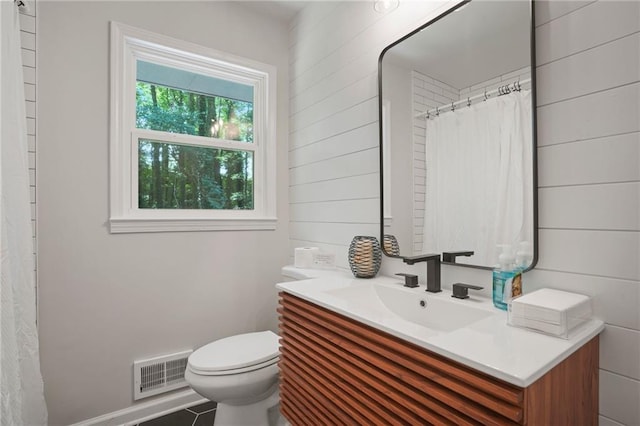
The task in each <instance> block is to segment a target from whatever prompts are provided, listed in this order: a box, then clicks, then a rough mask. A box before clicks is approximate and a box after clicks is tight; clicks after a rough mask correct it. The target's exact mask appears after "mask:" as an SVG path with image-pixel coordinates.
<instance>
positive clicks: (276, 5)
mask: <svg viewBox="0 0 640 426" xmlns="http://www.w3.org/2000/svg"><path fill="white" fill-rule="evenodd" d="M235 1H237V2H238V3H241V4H242V5H244V6H246V7H249V8H251V9H253V10H254V11H257V12H258V13H260V14H263V15H268V16H271V17H272V18H276V19H278V20H280V21H284V22H289V21H291V20H292V19H293V18H294V17H295V16H296V14H297V13H298V12H299V11H300V10H302V8H303V7H304V6H305V4H306V3H307V1H303V0H291V1H288V0H235Z"/></svg>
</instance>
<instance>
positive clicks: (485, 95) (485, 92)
mask: <svg viewBox="0 0 640 426" xmlns="http://www.w3.org/2000/svg"><path fill="white" fill-rule="evenodd" d="M484 100H485V101H486V100H487V89H484Z"/></svg>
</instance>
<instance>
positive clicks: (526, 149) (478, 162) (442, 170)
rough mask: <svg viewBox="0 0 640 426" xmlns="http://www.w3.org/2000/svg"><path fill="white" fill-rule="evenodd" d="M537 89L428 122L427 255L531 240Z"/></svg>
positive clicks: (480, 260) (487, 261) (492, 250)
mask: <svg viewBox="0 0 640 426" xmlns="http://www.w3.org/2000/svg"><path fill="white" fill-rule="evenodd" d="M531 137H532V129H531V93H530V91H522V92H516V93H512V94H510V95H506V96H499V97H496V98H493V99H489V100H487V101H482V102H479V103H477V104H474V105H471V106H470V107H462V108H460V109H457V110H455V111H454V112H446V113H443V114H441V115H440V116H439V117H437V118H435V119H428V120H427V129H426V150H425V151H426V168H427V173H426V197H425V214H424V227H423V232H424V236H423V252H428V253H441V252H443V251H466V250H472V251H474V252H475V254H474V255H473V257H471V258H458V259H457V261H458V262H460V263H465V262H466V263H471V264H475V265H494V264H495V263H496V261H497V257H496V256H497V254H498V253H497V252H496V246H497V245H498V244H510V245H512V246H513V247H514V249H515V248H517V244H518V243H519V242H524V241H527V242H531V241H532V238H533V215H532V211H533V209H532V203H533V182H532V176H533V173H532V154H533V153H532V149H531Z"/></svg>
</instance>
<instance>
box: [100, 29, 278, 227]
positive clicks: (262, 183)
mask: <svg viewBox="0 0 640 426" xmlns="http://www.w3.org/2000/svg"><path fill="white" fill-rule="evenodd" d="M137 60H143V61H149V62H153V63H157V64H160V65H164V66H170V67H174V68H178V69H183V70H187V71H192V72H197V73H200V74H204V75H209V76H212V77H217V78H224V79H226V80H230V81H234V82H237V83H241V84H245V85H250V86H253V91H254V111H253V114H254V115H253V120H254V122H253V142H252V143H248V142H237V141H228V140H221V139H212V138H206V137H201V136H190V135H184V134H175V133H167V132H160V131H156V130H146V129H137V128H136V98H135V93H136V90H135V88H136V62H137ZM110 92H111V93H110V96H111V105H110V116H111V123H110V152H109V155H110V157H109V159H110V165H109V170H110V177H109V184H110V216H109V225H110V231H111V233H132V232H166V231H216V230H224V231H226V230H273V229H275V228H276V222H277V217H276V132H275V128H276V70H275V67H273V66H271V65H267V64H263V63H259V62H256V61H253V60H250V59H245V58H241V57H238V56H234V55H230V54H228V53H224V52H220V51H217V50H214V49H210V48H207V47H203V46H199V45H196V44H192V43H189V42H185V41H181V40H177V39H173V38H170V37H167V36H163V35H160V34H155V33H152V32H149V31H145V30H141V29H138V28H134V27H131V26H128V25H124V24H121V23H117V22H111V88H110ZM140 137H142V138H145V139H151V140H154V141H160V142H163V143H180V144H188V145H195V146H206V147H211V148H223V149H240V150H242V151H252V152H253V165H254V172H253V186H254V188H253V193H254V209H253V210H198V209H139V208H138V161H137V159H138V138H140Z"/></svg>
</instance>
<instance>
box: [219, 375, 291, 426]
mask: <svg viewBox="0 0 640 426" xmlns="http://www.w3.org/2000/svg"><path fill="white" fill-rule="evenodd" d="M277 388H278V384H277V383H276V384H275V385H274V389H273V392H272V394H271V395H270V396H269V397H268V398H266V399H263V400H260V401H257V402H255V403H253V404H248V405H229V404H225V403H222V402H219V403H218V406H217V408H216V418H215V420H214V421H213V426H284V425H286V422H285V419H284V417H283V416H282V414H280V410H279V405H280V392H278V389H277Z"/></svg>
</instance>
